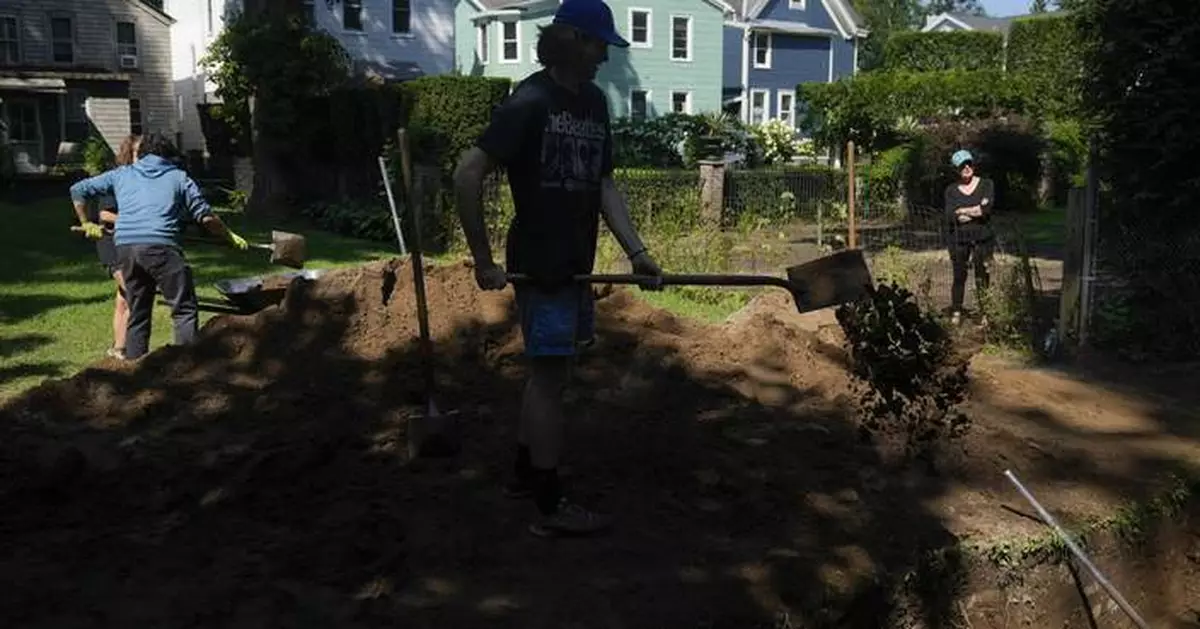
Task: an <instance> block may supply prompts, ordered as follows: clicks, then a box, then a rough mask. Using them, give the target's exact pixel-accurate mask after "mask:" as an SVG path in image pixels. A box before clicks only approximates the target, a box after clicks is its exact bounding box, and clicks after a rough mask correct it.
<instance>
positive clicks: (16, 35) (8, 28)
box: [0, 15, 21, 65]
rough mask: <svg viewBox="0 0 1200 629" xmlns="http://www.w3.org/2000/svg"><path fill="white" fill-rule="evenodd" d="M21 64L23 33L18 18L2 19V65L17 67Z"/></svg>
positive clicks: (6, 17) (0, 53) (0, 44)
mask: <svg viewBox="0 0 1200 629" xmlns="http://www.w3.org/2000/svg"><path fill="white" fill-rule="evenodd" d="M20 62H21V31H20V30H19V29H18V28H17V18H15V17H11V16H7V15H6V16H3V17H0V64H8V65H16V64H18V63H20Z"/></svg>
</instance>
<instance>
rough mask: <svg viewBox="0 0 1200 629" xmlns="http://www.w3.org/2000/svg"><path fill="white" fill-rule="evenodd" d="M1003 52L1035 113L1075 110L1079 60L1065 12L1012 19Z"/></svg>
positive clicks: (1071, 22) (1076, 41)
mask: <svg viewBox="0 0 1200 629" xmlns="http://www.w3.org/2000/svg"><path fill="white" fill-rule="evenodd" d="M1007 55H1008V56H1007V59H1008V72H1009V73H1011V74H1013V75H1014V76H1015V77H1017V78H1018V79H1019V80H1022V81H1024V82H1025V84H1026V87H1027V89H1028V94H1029V95H1030V99H1031V103H1032V105H1034V106H1035V107H1036V110H1037V112H1038V113H1040V114H1044V115H1049V116H1054V117H1065V116H1075V115H1077V114H1078V113H1079V110H1080V106H1081V98H1082V93H1081V88H1082V77H1083V60H1082V57H1081V55H1080V45H1079V37H1078V32H1077V29H1076V27H1075V22H1074V20H1073V19H1072V18H1071V17H1070V16H1069V15H1044V16H1033V17H1023V18H1019V19H1016V20H1013V23H1012V28H1011V30H1010V31H1009V35H1008V52H1007Z"/></svg>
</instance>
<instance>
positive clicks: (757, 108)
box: [750, 90, 767, 124]
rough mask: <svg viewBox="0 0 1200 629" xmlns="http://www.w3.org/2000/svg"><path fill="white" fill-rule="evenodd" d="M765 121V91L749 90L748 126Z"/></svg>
mask: <svg viewBox="0 0 1200 629" xmlns="http://www.w3.org/2000/svg"><path fill="white" fill-rule="evenodd" d="M766 121H767V90H750V124H762V123H764V122H766Z"/></svg>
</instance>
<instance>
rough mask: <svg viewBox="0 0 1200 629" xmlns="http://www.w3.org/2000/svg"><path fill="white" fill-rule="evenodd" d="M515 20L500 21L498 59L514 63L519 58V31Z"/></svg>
mask: <svg viewBox="0 0 1200 629" xmlns="http://www.w3.org/2000/svg"><path fill="white" fill-rule="evenodd" d="M518 26H520V25H519V24H517V23H516V22H501V23H500V47H501V51H500V61H504V62H506V63H516V62H518V61H520V60H521V31H520V29H519V28H518Z"/></svg>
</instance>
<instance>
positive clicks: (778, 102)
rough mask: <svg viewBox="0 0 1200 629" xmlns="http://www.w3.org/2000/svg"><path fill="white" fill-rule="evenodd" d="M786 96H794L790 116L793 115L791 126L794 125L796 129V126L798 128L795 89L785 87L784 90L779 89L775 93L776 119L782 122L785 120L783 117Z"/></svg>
mask: <svg viewBox="0 0 1200 629" xmlns="http://www.w3.org/2000/svg"><path fill="white" fill-rule="evenodd" d="M785 96H791V97H792V106H791V114H790V117H791V127H792V128H793V129H795V128H796V93H795V92H794V91H793V90H787V89H783V90H779V91H778V92H777V93H776V94H775V119H776V120H778V121H780V122H784V119H783V111H784V106H783V98H784V97H785Z"/></svg>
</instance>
